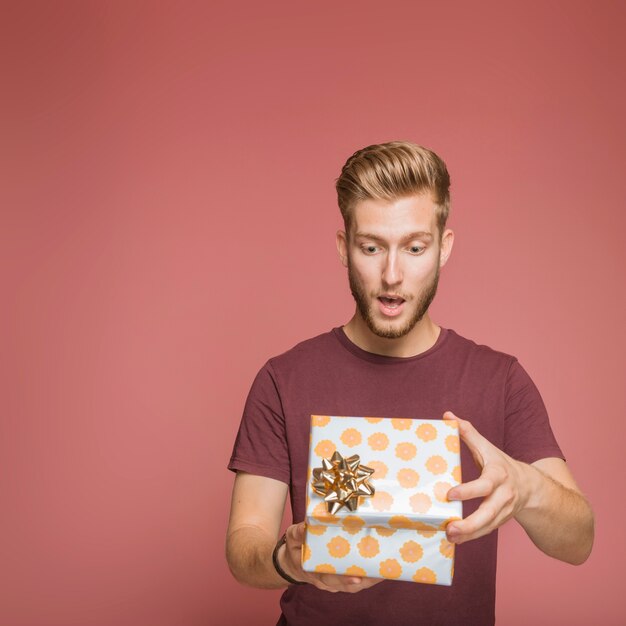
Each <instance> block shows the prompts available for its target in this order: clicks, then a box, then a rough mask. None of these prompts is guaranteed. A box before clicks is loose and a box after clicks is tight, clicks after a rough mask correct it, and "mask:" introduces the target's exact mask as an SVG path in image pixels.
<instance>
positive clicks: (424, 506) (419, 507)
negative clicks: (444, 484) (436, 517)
mask: <svg viewBox="0 0 626 626" xmlns="http://www.w3.org/2000/svg"><path fill="white" fill-rule="evenodd" d="M409 504H410V505H411V508H412V509H413V511H414V512H415V513H422V514H424V513H428V510H429V509H430V507H431V506H432V504H433V503H432V500H431V499H430V496H429V495H428V494H426V493H416V494H415V495H413V496H411V497H410V498H409Z"/></svg>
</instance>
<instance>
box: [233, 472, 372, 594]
mask: <svg viewBox="0 0 626 626" xmlns="http://www.w3.org/2000/svg"><path fill="white" fill-rule="evenodd" d="M286 496H287V485H286V484H285V483H283V482H281V481H279V480H274V479H273V478H266V477H264V476H255V475H253V474H247V473H245V472H237V477H236V478H235V485H234V487H233V497H232V502H231V510H230V521H229V523H228V532H227V537H226V560H227V561H228V566H229V567H230V570H231V572H232V573H233V576H234V577H235V578H236V579H237V580H238V581H239V582H240V583H243V584H246V585H251V586H253V587H260V588H264V589H278V588H281V587H287V586H288V583H287V581H286V580H284V579H283V578H282V577H281V576H280V575H279V574H278V573H277V572H276V570H275V569H274V564H273V563H272V553H273V551H274V546H275V545H276V543H277V541H278V533H279V531H280V524H281V521H282V517H283V512H284V509H285V498H286ZM303 541H304V523H300V524H293V525H292V526H289V528H288V529H287V543H286V544H285V545H283V546H281V548H280V550H279V551H278V562H279V563H280V565H281V567H282V569H283V570H284V571H285V572H286V573H287V574H289V576H291V577H292V578H294V579H295V580H298V581H303V582H307V583H310V584H312V585H314V586H315V587H317V588H318V589H322V590H324V591H332V592H335V591H347V592H352V593H354V592H357V591H361V589H366V588H368V587H371V586H372V585H375V584H376V583H378V582H380V580H379V579H375V578H365V577H358V576H337V575H334V574H313V573H311V572H305V571H304V570H303V569H302V566H301V557H300V555H301V553H302V543H303Z"/></svg>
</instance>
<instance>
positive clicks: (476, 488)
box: [447, 475, 495, 500]
mask: <svg viewBox="0 0 626 626" xmlns="http://www.w3.org/2000/svg"><path fill="white" fill-rule="evenodd" d="M494 489H495V484H494V481H493V480H492V479H491V478H490V477H489V476H484V475H483V476H480V477H478V478H477V479H476V480H472V481H470V482H468V483H462V484H460V485H456V486H455V487H452V489H450V491H448V494H447V497H448V500H472V499H473V498H484V497H486V496H488V495H490V494H491V493H493V491H494Z"/></svg>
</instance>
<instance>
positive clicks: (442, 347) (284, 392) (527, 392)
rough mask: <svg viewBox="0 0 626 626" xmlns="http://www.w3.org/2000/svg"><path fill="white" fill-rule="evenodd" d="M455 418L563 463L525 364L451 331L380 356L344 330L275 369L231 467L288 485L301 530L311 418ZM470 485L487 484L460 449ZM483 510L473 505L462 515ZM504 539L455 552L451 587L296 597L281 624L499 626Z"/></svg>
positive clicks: (261, 381)
mask: <svg viewBox="0 0 626 626" xmlns="http://www.w3.org/2000/svg"><path fill="white" fill-rule="evenodd" d="M445 411H452V412H453V413H455V414H456V415H458V416H459V417H461V418H463V419H467V420H470V421H471V422H472V424H473V425H474V426H475V427H476V428H477V430H478V431H479V432H480V433H481V434H482V435H483V436H485V437H486V438H487V439H489V440H490V441H491V442H492V443H493V444H494V445H496V446H497V447H498V448H500V449H501V450H504V451H505V452H506V453H507V454H509V455H510V456H511V457H513V458H515V459H518V460H520V461H524V462H526V463H532V462H533V461H536V460H538V459H542V458H546V457H560V458H563V455H562V453H561V450H560V449H559V446H558V444H557V442H556V440H555V438H554V435H553V434H552V430H551V428H550V424H549V422H548V415H547V413H546V409H545V406H544V404H543V401H542V399H541V396H540V395H539V392H538V391H537V388H536V387H535V385H534V384H533V382H532V380H531V379H530V377H529V376H528V374H527V373H526V372H525V371H524V369H523V368H522V366H521V365H520V364H519V363H518V361H517V359H516V358H515V357H512V356H509V355H507V354H503V353H502V352H496V351H495V350H492V349H491V348H488V347H487V346H480V345H477V344H476V343H474V342H473V341H470V340H468V339H464V338H463V337H461V336H460V335H458V334H457V333H455V332H454V331H453V330H450V329H444V328H442V329H441V332H440V334H439V337H438V339H437V341H436V343H435V345H434V346H432V348H430V349H429V350H427V351H426V352H422V353H421V354H418V355H417V356H413V357H407V358H401V357H389V356H381V355H377V354H372V353H370V352H366V351H365V350H362V349H361V348H359V347H358V346H356V345H355V344H353V343H352V342H351V341H350V340H349V339H348V337H347V336H346V334H345V333H344V332H343V330H342V329H341V328H334V329H333V330H332V331H331V332H328V333H324V334H322V335H319V336H318V337H314V338H312V339H309V340H307V341H304V342H302V343H300V344H298V345H297V346H295V347H294V348H292V349H291V350H289V351H288V352H285V353H284V354H281V355H280V356H277V357H275V358H273V359H270V360H269V361H268V362H267V363H266V364H265V365H264V366H263V368H262V369H261V371H260V372H259V373H258V374H257V377H256V379H255V380H254V383H253V384H252V388H251V390H250V394H249V396H248V399H247V401H246V405H245V409H244V413H243V418H242V420H241V426H240V428H239V433H238V434H237V439H236V441H235V446H234V450H233V454H232V457H231V460H230V463H229V465H228V467H229V469H231V470H233V471H237V470H241V471H244V472H249V473H251V474H256V475H259V476H267V477H270V478H274V479H276V480H280V481H283V482H285V483H287V484H288V485H289V489H290V498H291V507H292V510H293V521H294V523H296V522H301V521H302V520H303V519H304V516H305V494H306V476H307V462H308V451H309V428H310V418H311V415H352V416H359V415H367V416H370V417H371V416H375V417H409V418H418V419H441V418H442V416H443V414H444V412H445ZM461 463H462V473H463V481H464V482H468V481H470V480H473V479H474V478H477V477H478V475H479V471H478V470H477V468H476V466H475V465H474V462H473V460H472V457H471V455H470V453H469V451H468V449H467V448H466V446H462V448H461ZM479 503H480V501H479V500H475V501H471V502H464V503H463V515H464V517H467V516H468V515H469V514H470V513H472V512H473V511H474V510H475V509H476V507H477V506H478V504H479ZM496 550H497V532H493V533H491V534H490V535H487V536H485V537H481V538H480V539H476V540H474V541H470V542H467V543H464V544H462V545H460V546H457V548H456V554H455V568H454V581H453V583H452V586H450V587H445V586H439V585H426V584H419V583H410V582H402V581H389V580H386V581H383V582H382V583H379V584H378V585H375V586H374V587H372V588H370V589H366V590H364V591H361V592H359V593H356V594H350V593H328V592H325V591H320V590H318V589H317V588H315V587H314V586H312V585H292V586H290V587H289V588H288V589H287V590H286V591H285V593H284V594H283V596H282V598H281V607H282V611H283V614H282V616H281V618H280V620H279V622H278V623H279V624H282V625H290V626H320V625H321V624H324V625H326V626H333V625H335V624H337V625H339V624H341V625H342V626H368V625H372V626H378V625H379V624H393V625H394V626H404V625H409V624H410V625H411V626H415V625H417V624H424V625H428V626H436V625H438V624H459V625H461V624H462V625H463V626H471V625H474V624H476V625H481V626H482V625H484V624H493V623H494V620H495V617H494V614H495V583H496Z"/></svg>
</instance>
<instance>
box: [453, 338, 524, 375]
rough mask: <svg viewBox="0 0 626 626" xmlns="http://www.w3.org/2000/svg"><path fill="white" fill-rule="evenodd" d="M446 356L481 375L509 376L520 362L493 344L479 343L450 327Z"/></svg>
mask: <svg viewBox="0 0 626 626" xmlns="http://www.w3.org/2000/svg"><path fill="white" fill-rule="evenodd" d="M444 354H445V356H446V357H447V358H448V359H450V360H454V361H457V362H459V364H461V365H462V366H464V369H467V368H469V369H470V370H471V371H472V372H474V373H475V374H477V375H478V376H480V377H484V376H489V375H495V374H496V373H497V374H499V375H504V376H508V374H509V372H510V370H511V369H512V368H515V367H516V366H517V364H518V361H517V357H515V356H513V355H512V354H508V353H506V352H502V351H501V350H496V349H494V348H492V347H491V346H488V345H485V344H480V343H477V342H476V341H473V340H472V339H468V338H466V337H463V336H461V335H459V334H458V333H457V332H456V331H454V330H452V329H448V331H447V338H446V350H445V351H444Z"/></svg>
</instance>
